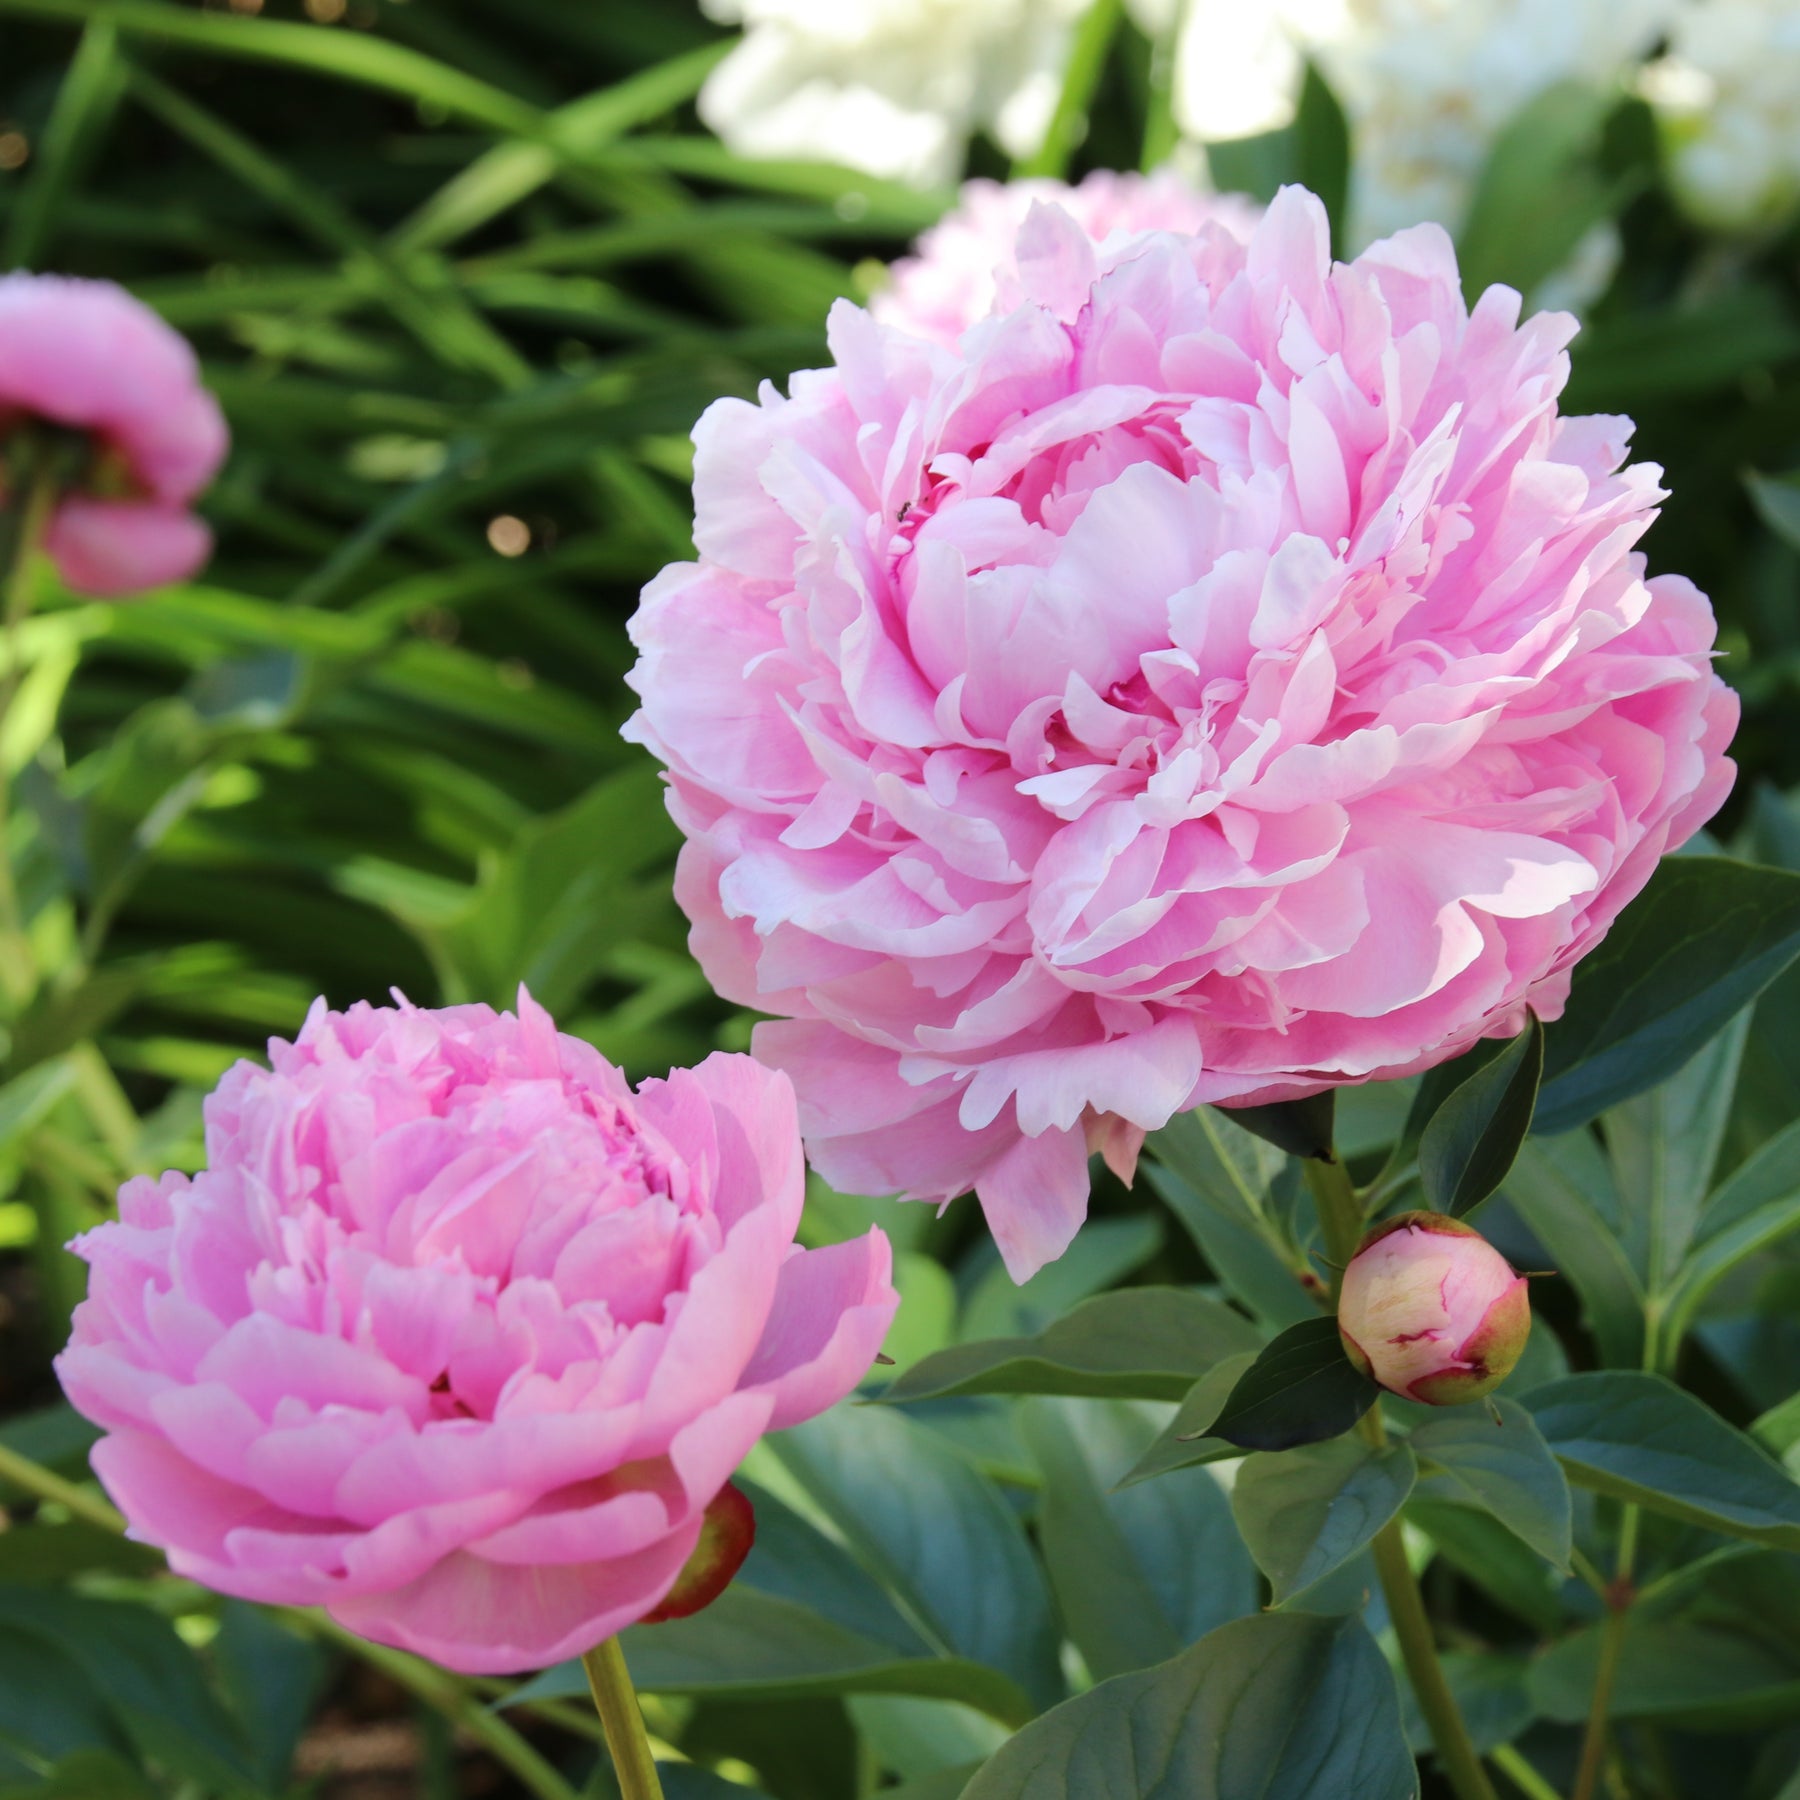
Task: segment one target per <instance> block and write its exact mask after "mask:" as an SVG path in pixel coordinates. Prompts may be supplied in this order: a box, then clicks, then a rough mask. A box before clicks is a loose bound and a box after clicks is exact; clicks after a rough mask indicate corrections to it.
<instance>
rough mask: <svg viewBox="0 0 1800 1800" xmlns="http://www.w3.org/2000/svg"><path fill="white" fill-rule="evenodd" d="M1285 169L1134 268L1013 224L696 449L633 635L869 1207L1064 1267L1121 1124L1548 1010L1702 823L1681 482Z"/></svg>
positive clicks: (695, 915) (1555, 333)
mask: <svg viewBox="0 0 1800 1800" xmlns="http://www.w3.org/2000/svg"><path fill="white" fill-rule="evenodd" d="M1327 246H1328V235H1327V228H1326V221H1325V215H1324V211H1323V209H1322V208H1321V207H1320V205H1319V203H1318V202H1317V200H1315V199H1314V198H1313V197H1312V196H1311V195H1308V194H1306V193H1304V192H1301V191H1299V190H1295V189H1289V190H1287V191H1285V192H1284V193H1282V194H1281V195H1280V196H1279V197H1278V198H1277V199H1276V201H1275V203H1274V204H1273V205H1272V206H1271V207H1270V209H1269V211H1268V213H1267V215H1266V216H1265V217H1264V218H1263V219H1262V221H1261V222H1260V223H1259V224H1257V225H1256V227H1255V228H1254V230H1253V231H1252V232H1251V233H1250V236H1249V240H1248V242H1247V243H1246V242H1243V241H1240V239H1239V238H1238V237H1237V236H1236V235H1235V234H1234V233H1233V232H1232V231H1230V230H1228V229H1226V228H1224V227H1223V226H1221V225H1218V224H1211V225H1203V226H1202V227H1201V228H1200V229H1199V230H1198V231H1197V232H1195V233H1192V234H1189V235H1177V234H1173V233H1148V234H1145V235H1143V236H1141V237H1139V238H1137V239H1136V240H1135V241H1133V242H1132V243H1131V244H1130V245H1129V246H1128V248H1127V251H1126V253H1124V254H1122V255H1120V256H1118V257H1116V258H1115V257H1114V256H1112V255H1111V254H1110V253H1108V254H1106V255H1104V256H1103V255H1102V253H1101V249H1100V247H1099V246H1097V245H1096V244H1095V243H1094V241H1093V239H1092V238H1091V237H1090V236H1089V235H1088V234H1087V233H1086V232H1085V231H1083V229H1082V228H1081V226H1080V225H1079V223H1078V222H1077V221H1076V220H1075V219H1074V218H1072V217H1070V216H1069V215H1068V214H1067V213H1066V212H1064V211H1062V210H1060V209H1059V208H1056V207H1053V206H1039V207H1037V208H1035V209H1034V210H1033V211H1032V212H1031V213H1030V214H1029V216H1028V217H1027V218H1026V221H1025V223H1024V225H1023V227H1022V229H1021V231H1020V234H1019V237H1018V240H1017V244H1016V248H1015V253H1014V257H1013V262H1014V264H1015V266H1016V268H1017V270H1018V279H1019V285H1020V293H1019V298H1018V303H1017V304H1016V305H1015V306H1014V307H1013V308H1012V309H1011V310H1010V311H1006V312H1002V313H997V314H996V315H995V316H994V317H992V318H989V319H987V320H985V321H983V322H982V323H980V324H978V325H977V326H975V327H974V328H973V329H972V330H969V331H967V332H965V333H964V334H963V336H962V337H961V339H960V341H959V343H958V344H957V345H955V346H954V347H949V346H944V345H941V344H937V343H931V342H927V341H925V340H924V339H922V338H920V337H918V336H915V335H912V334H909V333H907V332H904V331H902V330H899V329H897V328H894V327H890V326H884V325H882V324H880V323H878V322H877V321H875V320H872V319H871V318H870V317H869V316H868V315H866V314H865V313H863V312H861V311H859V310H858V309H857V308H855V307H853V306H851V305H849V304H847V303H840V305H839V306H838V308H837V309H836V310H835V311H834V313H833V315H832V320H831V346H832V352H833V356H834V358H835V365H834V366H833V367H831V368H829V369H824V370H815V371H810V372H806V373H802V374H799V375H796V376H795V377H794V378H793V381H792V384H791V391H790V393H789V394H788V395H787V396H785V397H784V396H782V395H781V394H779V393H777V392H776V391H775V390H774V389H773V388H765V389H764V390H763V393H762V395H761V396H760V398H759V400H758V401H757V402H755V403H754V404H752V403H748V402H744V401H740V400H725V401H721V402H719V403H718V404H717V405H715V406H714V407H712V408H711V409H710V410H709V411H708V413H707V414H706V416H705V417H704V418H703V419H702V421H701V422H700V425H699V427H698V428H697V430H696V433H695V441H696V445H697V449H698V457H697V462H696V474H695V484H694V492H695V506H696V523H695V541H696V543H697V545H698V547H699V552H700V555H699V560H698V561H697V562H693V563H684V564H681V565H678V566H676V567H673V568H670V569H668V570H665V571H664V573H663V574H662V575H661V576H660V577H659V578H658V579H657V580H656V581H654V582H653V583H652V584H651V585H650V587H649V588H648V589H647V590H646V591H645V594H644V598H643V603H642V606H641V607H640V610H639V612H638V614H637V617H636V620H635V622H634V625H633V635H634V638H635V641H636V643H637V645H638V648H639V652H640V660H639V662H638V666H637V669H636V671H635V673H634V675H633V676H632V678H631V679H632V682H633V685H634V686H635V687H636V688H637V691H638V693H639V694H640V696H641V697H642V702H643V704H642V708H641V710H640V711H639V713H638V714H637V716H636V718H635V720H634V721H633V722H632V724H631V726H630V727H629V734H630V735H632V736H634V737H635V738H637V739H638V740H639V741H641V742H643V743H645V744H647V745H648V746H649V747H650V748H651V749H652V750H653V751H654V752H655V753H656V754H657V755H658V756H659V757H661V758H662V760H663V761H664V762H665V763H666V764H667V765H668V767H669V770H670V790H669V802H670V807H671V810H672V811H673V813H674V816H675V818H676V820H677V821H678V823H679V824H680V825H681V827H682V829H683V831H684V832H685V833H686V835H687V840H688V841H687V844H686V847H685V849H684V850H683V853H682V857H681V863H680V870H679V875H678V882H677V893H678V896H679V898H680V900H681V902H682V904H683V906H684V907H685V908H686V910H687V912H688V915H689V917H690V918H691V919H692V921H693V934H692V943H693V946H694V949H695V952H696V953H697V955H698V956H699V958H700V960H701V961H702V963H703V964H704V966H705V968H706V970H707V973H708V974H709V976H710V977H711V979H712V981H713V982H714V984H715V986H717V987H718V988H719V989H720V990H721V991H722V992H723V993H725V994H726V995H728V996H729V997H730V998H732V999H734V1000H737V1001H739V1002H741V1003H742V1004H744V1005H746V1006H749V1007H754V1008H756V1009H758V1010H759V1011H762V1012H764V1013H772V1014H776V1015H779V1017H778V1018H777V1020H776V1021H775V1022H773V1023H768V1024H764V1025H761V1026H759V1027H758V1028H757V1034H756V1038H755V1048H756V1051H757V1053H758V1054H759V1055H760V1056H761V1057H763V1058H764V1059H765V1060H767V1061H769V1062H772V1063H774V1064H776V1065H777V1066H779V1067H781V1068H783V1069H785V1070H787V1071H788V1072H789V1073H790V1074H791V1075H792V1076H793V1079H794V1083H795V1086H796V1088H797V1089H798V1091H799V1094H800V1100H801V1109H802V1123H803V1125H804V1128H805V1130H806V1133H807V1138H808V1146H809V1149H810V1151H811V1153H812V1156H813V1159H814V1162H815V1165H816V1166H817V1167H818V1168H819V1170H820V1171H821V1172H822V1173H823V1174H824V1175H825V1176H826V1177H827V1179H829V1180H831V1181H832V1182H834V1183H836V1184H837V1185H838V1186H839V1187H841V1188H845V1189H848V1190H851V1191H855V1192H861V1193H893V1192H899V1193H901V1194H904V1195H907V1196H911V1197H914V1198H919V1199H927V1200H934V1201H941V1200H944V1199H947V1198H949V1197H951V1196H953V1195H956V1194H958V1193H961V1192H963V1191H965V1190H966V1189H968V1188H970V1187H973V1188H974V1189H975V1191H976V1192H977V1194H978V1195H979V1196H980V1199H981V1202H982V1205H983V1207H984V1209H985V1211H986V1213H987V1216H988V1219H989V1221H990V1223H991V1225H992V1228H993V1231H994V1235H995V1237H996V1239H997V1240H998V1243H999V1245H1000V1248H1001V1250H1002V1252H1003V1254H1004V1256H1005V1258H1006V1261H1007V1265H1008V1267H1009V1268H1010V1269H1011V1270H1012V1271H1013V1273H1014V1274H1015V1275H1016V1276H1018V1277H1021V1278H1022V1277H1024V1276H1027V1275H1029V1274H1030V1273H1031V1272H1032V1271H1033V1270H1034V1269H1036V1268H1038V1267H1039V1266H1040V1265H1042V1264H1043V1263H1044V1262H1046V1261H1048V1260H1049V1259H1050V1258H1052V1257H1054V1256H1056V1255H1058V1254H1060V1252H1061V1251H1062V1250H1063V1249H1064V1248H1065V1247H1066V1245H1067V1244H1068V1243H1069V1241H1070V1239H1071V1238H1072V1236H1073V1235H1074V1233H1075V1231H1076V1229H1077V1227H1078V1226H1079V1224H1080V1222H1081V1219H1082V1217H1083V1214H1084V1212H1085V1208H1086V1201H1087V1190H1088V1177H1087V1157H1088V1154H1089V1151H1090V1149H1098V1150H1100V1151H1102V1152H1104V1154H1105V1155H1106V1156H1107V1158H1108V1159H1109V1161H1110V1162H1111V1163H1112V1165H1113V1167H1114V1168H1116V1169H1118V1170H1119V1171H1120V1172H1121V1173H1127V1174H1128V1173H1129V1172H1130V1171H1131V1169H1132V1167H1133V1165H1134V1163H1135V1160H1136V1157H1137V1152H1138V1148H1139V1145H1140V1144H1141V1142H1142V1139H1143V1136H1144V1134H1145V1133H1146V1132H1147V1131H1149V1130H1152V1129H1154V1128H1155V1127H1157V1126H1159V1125H1162V1124H1163V1123H1165V1122H1166V1121H1167V1120H1168V1119H1169V1117H1170V1116H1171V1115H1172V1114H1174V1113H1176V1112H1178V1111H1181V1110H1183V1109H1185V1108H1188V1107H1192V1106H1195V1105H1198V1104H1200V1103H1203V1102H1208V1101H1214V1102H1223V1103H1226V1104H1230V1103H1234V1102H1235V1103H1250V1102H1266V1101H1275V1100H1281V1099H1289V1098H1297V1097H1300V1096H1303V1095H1306V1094H1310V1093H1314V1092H1317V1091H1319V1090H1321V1089H1323V1088H1327V1087H1331V1086H1334V1085H1338V1084H1341V1083H1346V1082H1360V1081H1365V1080H1368V1079H1371V1078H1373V1077H1379V1076H1393V1075H1399V1074H1403V1073H1406V1072H1409V1071H1414V1070H1418V1069H1420V1068H1423V1067H1426V1066H1428V1065H1430V1064H1432V1063H1435V1062H1438V1061H1440V1060H1442V1059H1444V1058H1446V1057H1449V1056H1453V1055H1455V1054H1456V1053H1458V1052H1459V1051H1461V1050H1463V1049H1464V1048H1466V1047H1467V1046H1468V1045H1469V1044H1471V1043H1473V1042H1474V1041H1475V1040H1476V1039H1477V1038H1479V1037H1481V1036H1483V1035H1506V1034H1510V1033H1513V1032H1515V1031H1517V1030H1518V1028H1519V1027H1520V1025H1521V1024H1522V1023H1523V1020H1524V1017H1525V1008H1526V1006H1527V1005H1528V1004H1529V1005H1531V1006H1533V1007H1535V1008H1536V1009H1537V1011H1538V1013H1539V1015H1540V1016H1542V1017H1543V1018H1545V1019H1554V1018H1556V1017H1557V1016H1558V1015H1559V1013H1560V1012H1561V1010H1562V1007H1563V1003H1564V1000H1565V997H1566V995H1567V992H1568V984H1569V973H1570V970H1571V968H1572V966H1573V965H1574V963H1575V962H1576V961H1577V960H1578V959H1579V958H1580V957H1581V956H1582V955H1583V954H1584V953H1585V952H1586V951H1587V950H1589V949H1591V948H1592V947H1593V946H1594V945H1595V944H1596V943H1597V942H1598V941H1599V940H1600V938H1601V936H1602V934H1603V933H1604V932H1605V931H1606V929H1607V927H1608V926H1609V925H1610V924H1611V922H1612V920H1613V919H1614V918H1615V917H1616V916H1617V915H1618V912H1619V910H1620V908H1621V907H1623V906H1624V905H1625V903H1626V902H1627V901H1628V900H1629V899H1630V898H1631V897H1632V896H1633V895H1634V894H1635V893H1637V892H1638V890H1639V889H1640V888H1641V887H1642V886H1643V884H1644V882H1645V881H1646V880H1647V879H1648V877H1649V875H1650V872H1651V870H1652V869H1653V868H1654V866H1655V863H1656V860H1657V858H1658V857H1659V856H1660V855H1661V854H1662V853H1663V852H1664V851H1665V850H1666V849H1669V848H1672V847H1673V846H1675V845H1677V844H1679V843H1681V842H1682V841H1683V840H1684V839H1685V838H1687V837H1688V836H1689V835H1690V834H1691V833H1692V832H1693V831H1695V830H1696V829H1697V828H1698V827H1699V825H1700V824H1701V823H1703V822H1704V821H1705V820H1706V819H1707V818H1708V817H1709V816H1710V815H1711V814H1712V812H1713V811H1714V809H1715V808H1716V807H1717V806H1718V805H1719V803H1720V801H1721V800H1722V799H1723V797H1724V795H1725V793H1726V791H1727V790H1728V788H1729V786H1730V782H1731V776H1732V766H1731V764H1730V763H1729V761H1727V760H1726V758H1725V756H1724V750H1725V746H1726V744H1727V743H1728V741H1729V739H1730V737H1731V734H1732V730H1733V727H1734V725H1735V722H1736V717H1737V706H1736V702H1735V700H1734V698H1733V697H1732V695H1731V694H1730V693H1729V691H1728V690H1727V689H1726V688H1725V687H1724V686H1723V685H1722V684H1721V683H1720V682H1719V680H1718V679H1717V677H1716V676H1715V675H1714V674H1713V672H1712V668H1711V656H1712V646H1713V637H1714V622H1713V617H1712V613H1711V610H1710V608H1709V607H1708V605H1707V603H1706V600H1705V598H1704V597H1703V596H1702V595H1701V594H1699V593H1698V592H1697V591H1696V590H1695V589H1694V587H1693V586H1692V584H1691V583H1689V582H1687V581H1685V580H1683V579H1681V578H1680V577H1679V576H1660V577H1658V578H1656V579H1655V580H1646V578H1645V567H1644V561H1643V558H1642V556H1641V555H1639V554H1638V553H1637V552H1636V550H1635V549H1634V545H1635V544H1636V542H1637V540H1638V539H1639V538H1640V537H1641V536H1642V534H1643V533H1644V531H1645V530H1646V528H1647V527H1648V526H1649V524H1650V523H1651V521H1652V519H1653V518H1654V517H1655V513H1656V507H1657V503H1658V501H1659V500H1660V499H1661V497H1662V496H1661V492H1660V490H1659V488H1658V486H1657V477H1658V471H1657V470H1656V469H1654V468H1651V467H1648V466H1644V465H1628V464H1627V463H1626V460H1625V458H1626V444H1627V440H1628V438H1629V434H1630V424H1629V421H1627V420H1623V419H1617V418H1562V417H1559V416H1558V413H1557V405H1556V402H1557V395H1558V393H1559V391H1560V390H1561V388H1562V386H1563V384H1564V382H1565V380H1566V379H1567V374H1568V358H1567V355H1566V346H1567V345H1568V342H1569V340H1570V339H1571V337H1572V336H1573V335H1574V332H1575V323H1574V321H1573V320H1572V319H1570V318H1568V317H1566V316H1564V315H1558V314H1546V315H1540V316H1538V317H1536V318H1534V319H1531V320H1528V321H1526V322H1525V323H1524V324H1521V323H1520V321H1519V298H1518V296H1517V295H1516V294H1514V293H1512V292H1510V291H1509V290H1507V289H1504V288H1494V289H1491V290H1489V292H1488V293H1486V294H1485V295H1483V296H1482V298H1481V299H1480V301H1479V302H1478V304H1477V305H1476V306H1475V308H1474V309H1473V311H1472V312H1471V311H1470V310H1469V309H1468V308H1467V307H1466V306H1465V304H1464V300H1463V296H1462V290H1461V286H1460V282H1459V277H1458V273H1457V267H1456V260H1455V256H1454V253H1453V251H1452V249H1451V245H1450V242H1449V240H1448V238H1447V237H1446V236H1445V235H1444V233H1443V232H1442V231H1440V230H1438V229H1437V228H1436V227H1433V226H1425V227H1421V228H1418V229H1416V230H1412V231H1408V232H1404V233H1402V234H1400V235H1398V236H1396V237H1394V238H1391V239H1388V240H1386V241H1384V242H1382V243H1378V244H1376V245H1374V246H1372V247H1371V248H1370V249H1369V250H1367V251H1365V252H1364V253H1363V254H1362V255H1361V256H1359V257H1358V258H1356V260H1355V261H1354V262H1351V263H1348V264H1334V263H1333V262H1332V260H1331V257H1330V254H1329V251H1328V247H1327Z"/></svg>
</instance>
